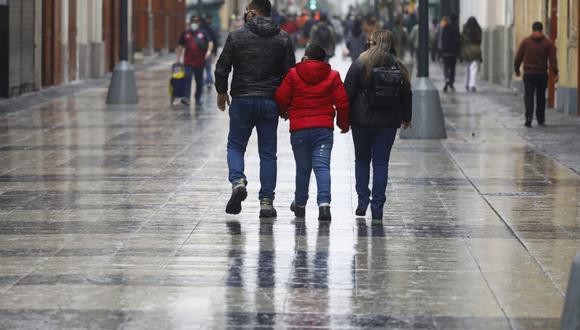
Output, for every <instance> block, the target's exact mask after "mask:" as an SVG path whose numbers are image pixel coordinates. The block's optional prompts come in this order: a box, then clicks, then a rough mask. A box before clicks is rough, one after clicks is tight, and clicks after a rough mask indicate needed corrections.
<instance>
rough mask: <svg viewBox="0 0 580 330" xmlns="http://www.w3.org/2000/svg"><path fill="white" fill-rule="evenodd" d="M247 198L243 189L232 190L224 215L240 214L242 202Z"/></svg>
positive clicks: (246, 193)
mask: <svg viewBox="0 0 580 330" xmlns="http://www.w3.org/2000/svg"><path fill="white" fill-rule="evenodd" d="M246 197H248V192H247V191H246V188H245V187H239V188H236V189H234V191H233V192H232V197H230V200H229V201H228V205H226V213H228V214H240V212H242V202H243V201H244V200H245V199H246Z"/></svg>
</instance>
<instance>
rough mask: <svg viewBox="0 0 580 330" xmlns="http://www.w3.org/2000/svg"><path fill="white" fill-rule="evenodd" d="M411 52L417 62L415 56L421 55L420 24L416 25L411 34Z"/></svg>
mask: <svg viewBox="0 0 580 330" xmlns="http://www.w3.org/2000/svg"><path fill="white" fill-rule="evenodd" d="M409 50H410V52H411V57H413V60H415V57H416V56H415V55H419V54H418V51H419V24H415V25H414V26H413V29H412V30H411V33H410V34H409Z"/></svg>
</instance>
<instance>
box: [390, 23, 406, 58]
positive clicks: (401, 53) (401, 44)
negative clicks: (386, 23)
mask: <svg viewBox="0 0 580 330" xmlns="http://www.w3.org/2000/svg"><path fill="white" fill-rule="evenodd" d="M391 33H392V34H393V37H394V38H395V54H397V57H398V58H400V59H401V60H404V59H405V52H406V51H407V46H408V44H409V34H408V33H407V28H405V26H404V25H403V19H402V18H401V16H398V17H397V18H395V22H394V25H393V28H392V30H391Z"/></svg>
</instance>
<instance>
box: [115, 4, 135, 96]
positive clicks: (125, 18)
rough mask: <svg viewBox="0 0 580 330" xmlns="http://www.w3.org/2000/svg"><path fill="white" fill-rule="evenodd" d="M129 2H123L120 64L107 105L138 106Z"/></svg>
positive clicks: (117, 66) (117, 67)
mask: <svg viewBox="0 0 580 330" xmlns="http://www.w3.org/2000/svg"><path fill="white" fill-rule="evenodd" d="M129 1H131V0H121V45H120V46H121V47H120V48H121V50H120V54H119V55H120V62H119V63H117V65H116V66H115V70H114V71H113V76H112V77H111V83H110V84H109V91H108V93H107V104H137V103H139V95H137V85H136V83H135V74H134V73H133V67H132V66H131V64H130V63H129V61H128V60H129V3H128V2H129Z"/></svg>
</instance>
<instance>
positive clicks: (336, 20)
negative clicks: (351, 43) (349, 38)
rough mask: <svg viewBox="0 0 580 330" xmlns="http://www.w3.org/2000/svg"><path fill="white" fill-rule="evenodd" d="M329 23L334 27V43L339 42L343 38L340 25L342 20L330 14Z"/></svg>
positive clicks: (342, 29)
mask: <svg viewBox="0 0 580 330" xmlns="http://www.w3.org/2000/svg"><path fill="white" fill-rule="evenodd" d="M330 24H331V25H332V28H333V29H334V41H335V43H341V42H342V40H343V39H344V35H345V34H344V28H343V26H342V21H341V20H340V18H339V17H338V16H337V15H334V16H332V18H331V19H330Z"/></svg>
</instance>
